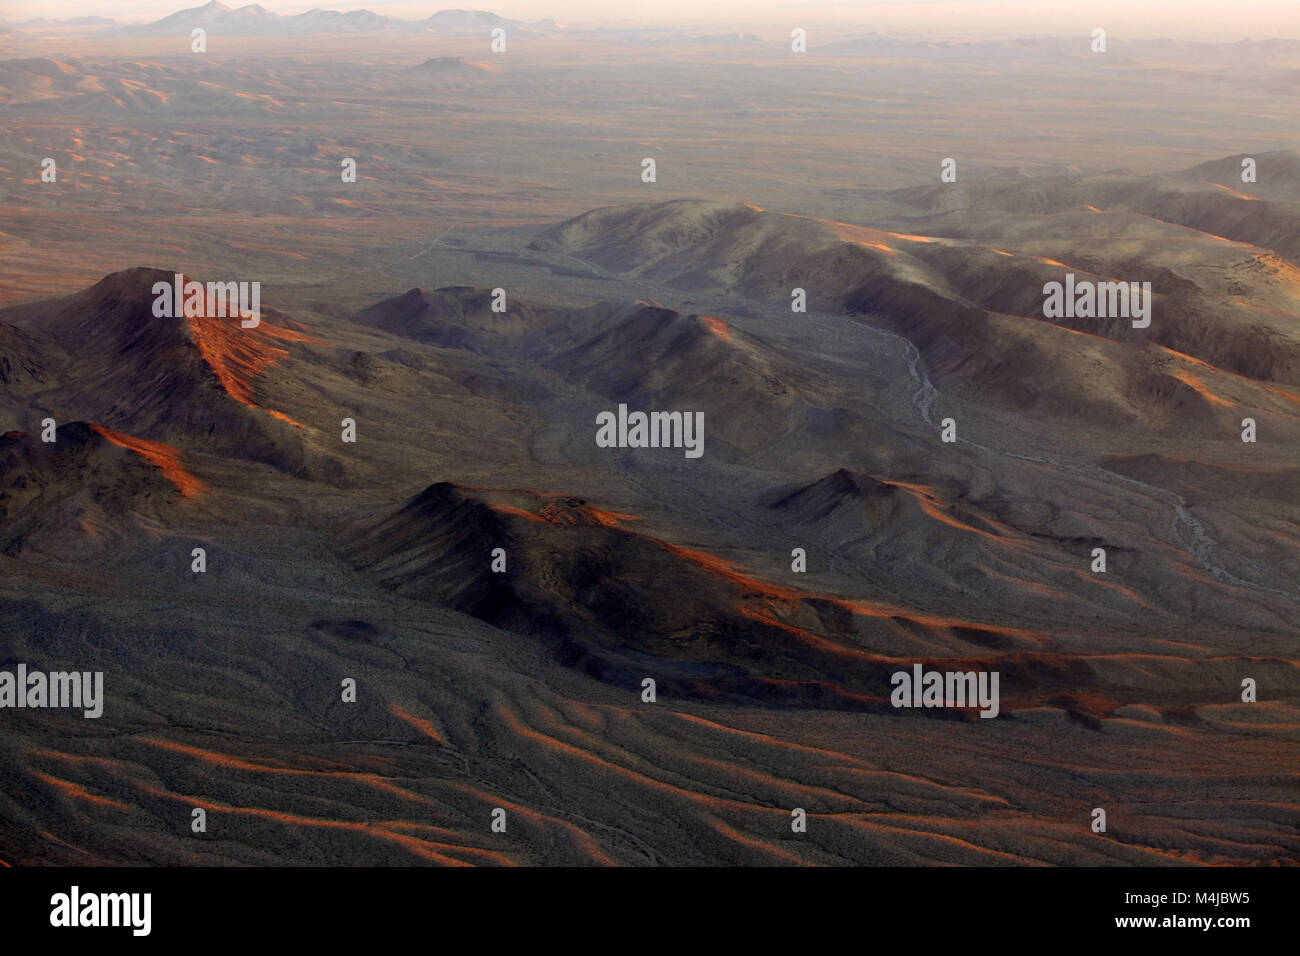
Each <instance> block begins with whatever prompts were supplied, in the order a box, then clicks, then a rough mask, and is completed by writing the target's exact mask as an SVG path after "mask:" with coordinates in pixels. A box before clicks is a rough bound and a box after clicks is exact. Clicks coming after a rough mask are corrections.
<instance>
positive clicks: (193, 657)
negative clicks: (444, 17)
mask: <svg viewBox="0 0 1300 956" xmlns="http://www.w3.org/2000/svg"><path fill="white" fill-rule="evenodd" d="M430 12H432V11H430ZM219 13H220V11H213V10H208V13H207V14H205V16H206V15H212V16H216V15H217V14H219ZM222 22H224V21H220V20H219V19H216V20H213V24H214V25H213V26H212V27H211V28H210V29H209V33H208V38H207V51H206V52H204V53H201V54H200V53H193V52H191V51H190V34H189V30H188V29H187V28H185V29H182V28H177V29H176V30H175V31H173V32H167V31H162V32H153V33H151V32H148V31H143V30H141V31H135V32H132V31H117V30H96V31H90V30H79V29H72V28H64V29H48V30H36V29H29V30H24V29H11V30H7V31H6V32H4V33H0V132H2V133H3V135H2V136H0V668H10V669H12V667H13V666H14V665H15V664H17V663H18V662H25V663H26V664H27V665H28V666H29V667H30V668H33V669H37V668H40V669H44V670H48V671H56V670H77V671H102V672H103V674H104V712H103V715H102V717H99V718H97V719H86V718H84V717H82V716H81V715H80V713H69V712H67V711H63V712H60V711H57V710H51V709H45V710H34V709H5V710H0V861H3V862H4V863H8V864H13V865H23V864H26V865H40V864H63V865H68V864H84V863H93V864H101V863H102V864H140V863H149V864H173V865H176V864H200V863H201V864H236V863H242V864H268V865H270V864H286V863H289V864H342V865H353V864H356V865H364V864H426V863H446V864H461V863H468V864H521V865H544V864H545V865H566V864H626V865H646V864H660V865H663V864H677V865H681V864H712V865H724V864H794V863H798V864H824V865H844V864H935V863H958V864H979V865H984V864H990V865H1001V864H1040V863H1045V864H1116V865H1138V864H1170V865H1178V864H1202V863H1227V864H1261V863H1262V864H1278V863H1287V864H1294V863H1296V862H1300V829H1298V827H1297V824H1298V823H1300V798H1298V796H1297V780H1298V779H1300V777H1298V772H1300V763H1298V761H1300V712H1298V708H1300V684H1298V680H1300V672H1298V658H1297V637H1300V624H1298V623H1297V622H1298V620H1300V152H1297V150H1300V139H1298V138H1297V127H1296V123H1295V118H1296V116H1298V115H1300V42H1290V41H1287V42H1283V41H1276V42H1267V41H1261V42H1259V43H1255V44H1248V45H1243V44H1226V43H1225V44H1187V43H1174V42H1168V43H1163V42H1155V41H1146V42H1136V41H1135V42H1132V43H1126V42H1125V41H1124V39H1123V38H1122V37H1112V39H1111V46H1110V50H1109V51H1108V52H1107V53H1106V54H1105V55H1104V56H1101V55H1095V54H1092V53H1091V52H1090V51H1089V48H1088V42H1089V41H1088V37H1087V35H1086V34H1085V35H1083V36H1080V37H1075V38H1063V39H1036V40H1006V41H994V40H988V41H980V42H971V43H944V42H921V41H904V40H891V39H888V38H885V37H882V36H878V35H871V34H868V35H862V36H853V35H846V36H841V37H836V38H830V37H827V38H824V39H819V38H818V37H817V36H815V35H811V36H810V37H809V47H808V52H807V53H806V54H794V53H792V52H791V48H790V41H789V39H788V37H787V38H782V37H780V36H777V37H774V38H754V37H745V36H734V35H699V34H695V33H691V32H689V31H684V30H683V31H675V32H674V31H668V32H658V33H656V32H652V31H636V30H631V29H628V30H621V31H620V30H606V31H596V30H592V31H575V30H565V29H562V28H558V27H554V26H553V25H518V26H516V25H514V24H511V25H509V26H508V27H507V30H508V33H509V37H510V38H509V46H508V49H507V52H505V53H493V52H492V51H491V50H490V48H489V43H490V40H489V36H488V30H487V28H486V27H484V28H483V29H479V28H478V25H476V24H471V25H470V27H467V28H466V29H464V30H444V31H437V30H425V31H394V30H388V31H386V32H384V31H377V32H364V31H362V32H350V33H329V32H324V33H304V34H302V35H298V34H292V33H284V32H275V31H271V30H267V31H263V32H256V31H247V32H243V33H232V32H223V31H222V27H221V25H220V24H221V23H222ZM46 157H52V158H53V159H54V160H55V161H56V164H57V179H56V180H55V181H53V182H46V181H43V179H42V161H43V159H44V158H46ZM646 158H650V159H654V160H655V169H656V175H655V181H654V182H646V181H644V178H643V160H644V159H646ZM945 158H953V159H955V164H956V170H957V172H956V181H955V182H945V181H942V180H941V178H940V174H941V168H942V167H941V164H942V162H943V160H944V159H945ZM1243 158H1250V159H1252V160H1253V161H1254V164H1255V168H1256V170H1257V179H1256V181H1254V182H1250V183H1246V182H1243V180H1242V176H1241V172H1242V160H1243ZM346 159H352V160H354V161H355V166H356V181H355V182H345V181H343V177H342V176H341V175H340V170H341V168H343V167H344V161H345V160H346ZM177 273H180V274H183V275H185V276H187V277H190V278H192V279H195V280H198V281H200V282H206V281H222V282H224V281H257V282H259V283H260V284H261V307H262V309H261V311H262V314H261V322H260V324H259V325H258V326H257V327H255V328H247V329H245V328H241V327H240V325H239V323H238V321H237V320H234V321H232V320H230V319H218V318H208V317H198V318H187V317H183V316H182V317H176V318H168V317H159V316H157V315H156V314H155V310H154V301H155V296H154V294H153V292H152V291H151V290H152V289H153V287H154V285H155V283H157V282H160V281H161V282H171V281H172V278H173V276H174V275H175V274H177ZM1067 273H1069V274H1072V275H1074V276H1075V277H1077V278H1079V279H1092V280H1096V281H1108V280H1117V279H1118V280H1124V281H1128V280H1132V281H1140V282H1150V283H1151V289H1152V295H1151V300H1150V301H1151V306H1152V308H1151V321H1150V324H1149V326H1147V327H1143V328H1138V327H1134V325H1133V323H1131V322H1130V321H1129V320H1128V319H1127V318H1123V319H1120V318H1088V317H1080V318H1061V317H1050V316H1048V315H1047V314H1046V313H1045V311H1044V293H1043V289H1044V285H1045V284H1047V283H1051V282H1054V281H1062V280H1063V279H1064V277H1065V275H1066V274H1067ZM498 289H499V290H503V293H504V302H505V303H506V306H505V311H504V312H498V311H493V308H492V305H493V301H494V299H498V300H499V299H500V298H501V297H500V296H496V295H494V291H493V290H498ZM795 289H802V290H803V291H804V294H805V298H806V311H801V312H796V311H794V310H792V290H795ZM620 404H625V405H627V406H628V407H629V408H631V409H663V410H683V411H690V412H701V413H703V421H704V424H705V430H704V434H703V440H704V444H703V449H704V451H703V454H702V455H701V456H700V457H698V458H692V457H688V456H687V455H685V454H684V453H683V450H682V449H680V448H604V447H599V446H598V444H597V443H596V441H595V440H594V439H595V435H596V416H597V415H598V414H599V413H601V412H602V411H607V410H615V409H617V408H618V406H619V405H620ZM1246 418H1249V419H1251V420H1252V422H1253V423H1254V424H1253V428H1254V437H1255V440H1254V441H1250V442H1246V441H1243V440H1242V434H1243V425H1242V420H1243V419H1246ZM47 419H53V421H54V422H55V423H56V425H57V440H55V441H52V442H47V441H43V440H42V431H43V422H44V421H45V420H47ZM345 419H350V420H351V421H352V422H353V424H354V429H355V437H356V440H355V442H347V441H344V440H343V438H342V435H343V433H344V425H343V422H344V420H345ZM949 420H951V422H952V423H953V428H954V429H955V436H956V440H955V441H944V440H942V438H941V433H942V431H943V429H944V427H945V426H944V423H945V422H946V421H949ZM196 548H201V549H203V552H204V555H205V562H206V565H205V570H204V571H203V572H202V573H195V572H194V571H193V570H192V562H193V557H192V555H193V552H194V549H196ZM497 548H500V549H502V550H503V551H504V553H505V556H506V562H507V563H506V570H505V571H504V572H503V573H496V572H494V571H493V570H492V563H493V557H492V553H493V551H494V549H497ZM1097 548H1101V549H1103V550H1104V551H1105V554H1106V562H1107V563H1106V569H1105V572H1104V573H1097V572H1095V571H1094V570H1093V563H1094V557H1093V555H1094V553H1095V549H1097ZM795 549H802V551H803V552H804V554H805V555H806V571H795V570H792V551H794V550H795ZM918 663H919V664H922V665H924V666H925V667H927V668H937V669H939V670H960V671H967V670H978V671H996V672H997V673H998V674H999V675H1000V681H1001V684H1000V687H1001V706H1000V712H999V713H998V715H997V717H996V718H994V719H981V718H979V717H978V715H977V714H976V713H975V712H973V711H970V710H965V711H953V710H926V709H898V708H895V707H894V706H892V705H891V702H890V694H891V682H890V675H891V673H893V672H895V671H898V670H910V669H911V668H912V666H913V664H918ZM645 678H652V679H653V680H654V681H655V685H656V700H655V701H654V702H653V703H649V702H646V701H644V700H643V691H642V686H643V685H642V682H643V680H644V679H645ZM345 679H352V680H354V681H355V684H356V701H355V703H352V702H344V700H343V699H342V697H341V694H340V687H341V685H342V683H343V682H344V681H345ZM1245 679H1250V680H1251V681H1253V682H1254V684H1255V686H1256V687H1257V695H1258V699H1257V700H1255V701H1253V702H1244V701H1243V699H1242V695H1243V690H1242V687H1243V680H1245ZM196 808H201V809H204V810H205V811H206V820H207V826H206V831H205V832H202V833H195V832H193V830H192V827H191V820H192V813H193V811H194V810H195V809H196ZM497 808H500V809H504V810H505V811H506V818H507V820H508V826H507V827H506V829H505V832H495V831H494V830H493V828H492V827H491V825H490V824H491V822H492V815H493V811H494V809H497ZM795 808H801V809H803V810H805V811H806V814H807V827H806V830H805V831H802V832H796V831H794V830H792V826H791V818H792V811H793V810H794V809H795ZM1096 808H1102V809H1104V810H1105V814H1106V821H1107V825H1106V829H1105V831H1104V832H1095V831H1094V829H1093V827H1092V823H1093V811H1094V810H1095V809H1096Z"/></svg>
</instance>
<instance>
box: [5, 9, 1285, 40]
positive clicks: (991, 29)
mask: <svg viewBox="0 0 1300 956" xmlns="http://www.w3.org/2000/svg"><path fill="white" fill-rule="evenodd" d="M225 2H226V4H227V6H240V5H241V4H240V3H239V2H237V0H225ZM198 5H199V2H196V0H0V16H2V17H4V19H6V20H9V21H11V22H12V21H19V20H24V19H28V18H30V17H38V16H44V17H51V18H63V17H72V16H84V15H89V14H94V15H98V16H103V17H113V18H115V19H120V20H156V19H158V18H159V17H162V16H165V15H167V14H169V13H173V12H175V11H176V10H179V9H183V8H185V7H192V6H198ZM262 5H263V6H264V7H266V8H267V9H269V10H271V11H273V12H275V13H287V14H292V13H301V12H303V11H304V10H308V9H311V8H312V7H317V6H321V7H325V8H326V9H338V10H355V9H359V8H363V7H364V8H365V9H368V10H374V11H376V12H379V13H386V14H389V15H391V16H402V17H408V18H412V19H418V18H422V17H426V16H428V15H429V14H431V13H433V12H434V11H436V10H440V9H444V8H447V7H454V6H456V3H455V0H451V2H450V3H441V4H440V3H439V2H438V0H427V2H412V0H374V2H359V3H330V2H328V0H317V2H311V0H306V2H304V0H264V2H263V3H262ZM465 5H466V6H473V7H477V8H479V9H488V10H492V11H493V12H494V13H499V14H501V15H502V16H505V17H510V18H513V19H520V20H537V19H540V18H542V17H554V18H556V19H557V20H559V21H560V22H561V23H572V24H595V23H603V22H611V21H612V22H623V23H639V24H647V25H650V24H673V25H676V24H710V25H723V26H727V27H730V28H734V29H738V30H741V29H743V30H747V31H749V32H758V33H774V31H777V30H778V28H783V27H785V25H786V24H789V25H791V26H809V25H814V24H819V25H820V24H825V25H829V24H832V23H838V24H843V25H844V26H845V27H849V26H852V27H853V28H855V29H863V28H865V29H875V30H879V31H881V32H885V33H920V34H927V35H932V36H956V35H962V34H979V33H1002V34H1031V33H1051V34H1058V35H1065V34H1072V33H1080V32H1082V33H1088V32H1089V31H1091V29H1092V28H1093V27H1097V26H1100V27H1104V28H1105V29H1106V31H1107V33H1108V34H1109V35H1111V36H1112V37H1114V38H1117V39H1118V38H1120V37H1122V36H1125V35H1127V36H1135V37H1139V36H1140V37H1152V36H1164V37H1173V38H1178V39H1199V40H1215V39H1222V40H1227V41H1233V40H1240V39H1244V38H1250V39H1264V38H1267V37H1292V38H1297V39H1300V0H1097V2H1080V0H1010V2H1002V3H997V2H991V0H857V2H845V0H704V2H699V0H614V2H611V0H477V2H474V3H471V4H465ZM786 29H788V28H786Z"/></svg>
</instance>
